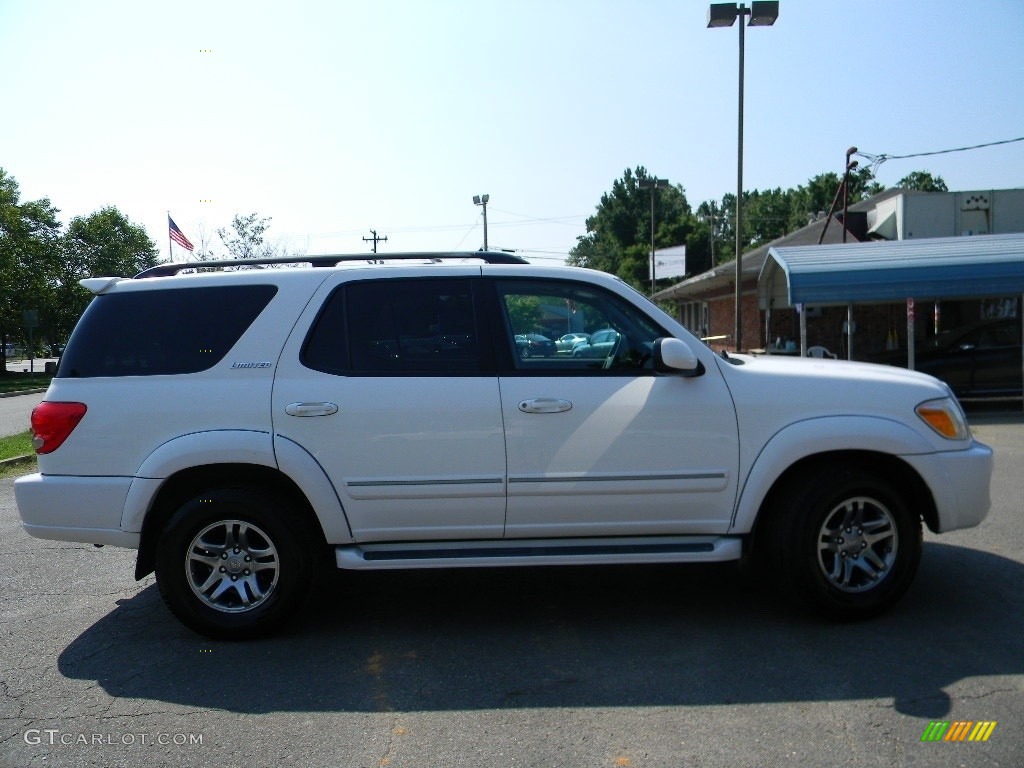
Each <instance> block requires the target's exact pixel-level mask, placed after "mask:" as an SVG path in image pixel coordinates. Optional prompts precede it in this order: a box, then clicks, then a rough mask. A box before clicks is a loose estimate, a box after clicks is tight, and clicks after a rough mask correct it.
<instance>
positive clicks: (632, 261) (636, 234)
mask: <svg viewBox="0 0 1024 768" xmlns="http://www.w3.org/2000/svg"><path fill="white" fill-rule="evenodd" d="M654 178H656V177H654V176H650V175H648V173H647V170H646V169H645V168H644V167H643V166H638V167H637V168H636V170H635V171H631V170H630V169H628V168H627V169H626V170H625V172H624V173H623V175H622V178H621V179H616V180H615V182H614V183H613V184H612V189H611V191H610V192H606V193H605V194H603V195H602V196H601V202H600V203H599V204H598V205H597V212H596V213H595V214H594V215H593V216H591V217H589V218H588V219H587V222H586V227H587V233H586V234H585V235H582V236H581V237H579V238H577V244H576V246H575V247H573V249H572V250H571V251H570V253H569V259H568V262H569V263H570V264H575V265H577V266H583V267H591V268H593V269H600V270H602V271H604V272H610V273H611V274H613V275H618V276H619V277H621V278H622V279H623V280H625V281H626V282H628V283H630V284H631V285H633V286H634V287H636V288H646V287H647V286H648V285H649V283H650V266H649V264H650V251H651V192H650V190H649V189H641V188H640V182H642V181H648V180H652V179H654ZM654 221H655V236H654V241H655V247H657V248H668V247H671V246H675V245H683V244H685V243H686V242H687V238H688V237H689V236H690V235H691V234H692V233H693V232H694V230H695V228H696V223H697V222H696V220H695V219H694V217H693V214H692V212H691V210H690V204H689V203H688V202H687V201H686V193H685V192H684V190H683V187H682V186H681V185H675V186H668V187H664V188H659V189H657V190H656V191H655V193H654Z"/></svg>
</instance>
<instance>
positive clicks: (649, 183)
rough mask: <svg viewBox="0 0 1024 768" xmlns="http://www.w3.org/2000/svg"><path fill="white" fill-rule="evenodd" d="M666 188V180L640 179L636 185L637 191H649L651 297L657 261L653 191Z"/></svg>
mask: <svg viewBox="0 0 1024 768" xmlns="http://www.w3.org/2000/svg"><path fill="white" fill-rule="evenodd" d="M667 186H668V179H641V181H640V183H639V184H637V188H638V189H649V190H651V296H653V295H654V290H655V289H654V281H655V279H656V274H655V268H656V266H657V261H656V260H655V258H654V190H656V189H664V188H665V187H667Z"/></svg>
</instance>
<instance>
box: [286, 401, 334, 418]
mask: <svg viewBox="0 0 1024 768" xmlns="http://www.w3.org/2000/svg"><path fill="white" fill-rule="evenodd" d="M284 412H285V413H287V414H288V415H289V416H330V415H331V414H332V413H337V412H338V406H336V405H335V404H334V403H289V404H288V405H286V406H285V407H284Z"/></svg>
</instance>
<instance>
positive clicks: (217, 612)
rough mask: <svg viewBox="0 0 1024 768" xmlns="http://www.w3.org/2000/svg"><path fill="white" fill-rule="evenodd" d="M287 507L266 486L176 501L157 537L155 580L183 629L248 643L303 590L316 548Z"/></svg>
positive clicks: (273, 625)
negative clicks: (179, 503)
mask: <svg viewBox="0 0 1024 768" xmlns="http://www.w3.org/2000/svg"><path fill="white" fill-rule="evenodd" d="M308 527H309V526H308V525H306V524H305V520H304V519H303V518H302V517H301V516H300V515H299V513H298V512H297V511H296V510H295V509H294V506H293V505H291V504H289V503H288V502H286V501H284V500H283V499H281V498H279V497H277V496H276V495H274V494H272V493H268V492H267V491H266V490H265V489H248V488H219V489H215V490H210V491H206V492H204V493H202V494H200V495H198V496H196V497H195V498H192V499H190V500H188V501H186V502H185V503H184V504H182V505H181V506H180V507H179V508H178V510H177V511H176V512H175V513H174V514H173V515H172V516H171V518H170V520H169V521H168V523H167V526H166V527H165V528H164V531H163V533H162V534H161V536H160V541H159V544H158V546H157V556H156V578H157V585H158V587H159V589H160V595H161V596H162V597H163V600H164V602H165V603H166V604H167V607H168V608H170V610H171V612H172V613H173V614H174V615H175V616H176V617H177V618H178V619H179V620H180V621H181V622H182V623H183V624H185V626H187V627H188V628H189V629H192V630H193V631H195V632H198V633H199V634H201V635H205V636H206V637H210V638H213V639H217V640H248V639H251V638H255V637H260V636H264V635H267V634H269V633H271V632H273V631H274V630H275V629H277V628H278V627H279V626H280V625H281V623H282V622H283V621H284V620H285V619H287V618H288V616H290V615H291V614H292V612H294V611H295V610H296V609H297V608H298V607H299V606H300V605H301V604H302V602H303V600H304V599H305V597H306V595H307V594H308V593H309V590H310V587H311V583H312V578H313V573H314V569H315V566H316V564H317V562H318V555H319V553H320V549H321V548H320V547H319V546H318V544H317V543H316V537H315V536H313V535H312V533H311V532H310V531H309V530H308Z"/></svg>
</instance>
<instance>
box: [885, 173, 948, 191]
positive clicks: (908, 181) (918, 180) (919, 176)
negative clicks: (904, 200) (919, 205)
mask: <svg viewBox="0 0 1024 768" xmlns="http://www.w3.org/2000/svg"><path fill="white" fill-rule="evenodd" d="M896 187H897V188H898V189H911V190H915V191H917V192H949V188H948V187H947V186H946V182H945V181H943V180H942V177H941V176H932V174H931V173H929V172H928V171H913V172H911V173H908V174H907V175H906V176H904V177H903V178H902V179H900V180H899V181H897V182H896Z"/></svg>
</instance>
